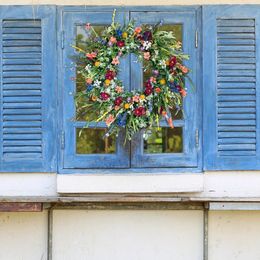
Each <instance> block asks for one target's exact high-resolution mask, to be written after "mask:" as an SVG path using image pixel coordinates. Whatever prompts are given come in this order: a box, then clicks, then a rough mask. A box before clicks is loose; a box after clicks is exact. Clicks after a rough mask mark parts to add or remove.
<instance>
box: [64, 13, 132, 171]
mask: <svg viewBox="0 0 260 260" xmlns="http://www.w3.org/2000/svg"><path fill="white" fill-rule="evenodd" d="M111 17H112V11H110V12H98V11H94V12H90V11H84V10H83V11H82V12H64V13H62V28H64V29H62V30H64V49H63V50H64V52H63V54H62V62H61V63H60V69H61V70H60V71H61V74H60V75H62V82H63V86H62V90H63V93H62V97H63V101H62V114H63V121H62V125H61V126H62V129H63V130H64V137H65V145H64V149H62V151H63V154H62V158H61V163H62V167H63V168H68V169H70V168H72V169H82V168H83V169H89V168H128V167H129V163H130V159H129V144H128V143H127V144H126V145H123V142H124V136H123V134H122V133H121V134H120V135H119V137H118V138H117V145H116V153H115V154H89V155H87V154H86V155H83V154H77V153H76V128H81V127H84V126H85V125H86V123H85V122H77V121H75V119H74V118H75V106H74V93H75V82H74V81H72V80H71V78H72V77H75V71H73V70H71V69H70V68H71V62H72V60H71V58H70V57H71V56H73V55H75V52H74V50H73V48H72V47H71V44H73V42H74V39H75V36H76V34H75V32H76V31H75V29H76V28H75V25H80V24H85V23H86V22H89V23H91V24H92V25H106V24H107V25H109V24H110V23H111ZM116 19H117V20H118V21H119V22H120V23H123V22H124V20H125V19H126V20H128V19H129V18H128V13H125V12H118V13H117V16H116ZM128 64H129V62H127V60H124V61H123V62H122V66H123V69H125V72H126V73H125V74H124V75H120V76H121V78H122V80H123V81H124V82H126V83H128V85H129V65H128ZM127 71H128V72H127ZM89 127H92V128H95V127H97V128H102V127H103V128H104V127H105V124H104V123H102V122H101V123H99V124H90V125H89Z"/></svg>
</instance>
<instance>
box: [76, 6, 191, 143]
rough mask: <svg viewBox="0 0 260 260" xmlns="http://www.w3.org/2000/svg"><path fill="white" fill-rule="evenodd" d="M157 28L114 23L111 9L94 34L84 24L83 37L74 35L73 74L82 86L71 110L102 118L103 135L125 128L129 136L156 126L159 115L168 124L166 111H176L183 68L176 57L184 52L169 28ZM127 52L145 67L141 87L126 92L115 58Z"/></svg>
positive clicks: (183, 91) (182, 86) (185, 70)
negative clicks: (145, 76) (109, 17)
mask: <svg viewBox="0 0 260 260" xmlns="http://www.w3.org/2000/svg"><path fill="white" fill-rule="evenodd" d="M159 28H160V24H157V25H155V26H151V25H142V26H140V27H136V26H135V23H134V21H130V22H129V23H128V24H126V25H123V26H121V25H120V24H119V23H115V11H114V13H113V16H112V23H111V25H110V26H109V27H106V28H105V29H104V30H103V31H102V32H101V33H99V34H98V33H97V32H96V31H95V30H94V28H93V27H92V26H91V25H90V24H89V23H88V24H86V25H85V30H86V32H87V33H88V38H87V39H86V40H84V41H83V40H79V39H77V40H76V46H72V47H73V48H74V49H75V50H76V51H77V55H76V64H77V73H78V74H79V75H80V77H81V78H82V79H83V80H84V82H85V83H84V84H85V86H86V87H85V88H84V89H83V90H82V91H80V92H78V93H77V94H76V96H75V102H76V107H77V113H82V110H83V111H84V113H85V114H86V113H88V112H89V111H91V113H92V114H93V118H91V121H92V122H93V121H94V122H96V123H98V122H100V121H105V123H106V125H107V132H106V136H109V135H111V134H113V133H116V134H118V133H119V131H120V130H122V129H125V130H126V138H127V139H128V140H131V138H132V137H133V135H134V134H135V133H137V132H139V131H140V130H143V129H145V130H148V129H150V128H151V127H152V126H154V125H156V124H157V125H158V126H159V121H160V120H161V119H162V118H164V119H165V120H166V121H167V123H168V125H169V126H170V127H172V128H173V127H174V126H173V120H172V116H171V114H172V111H173V110H174V111H177V112H178V111H180V110H182V104H183V97H185V96H186V88H185V81H184V79H185V77H187V74H188V72H189V69H188V68H187V67H185V66H184V65H182V62H183V60H184V59H188V58H189V57H188V55H185V54H183V53H182V50H181V48H182V46H181V43H180V42H178V41H177V40H176V39H175V36H174V34H173V32H166V31H160V30H159ZM130 53H133V54H135V55H136V56H137V58H138V60H139V61H140V62H141V63H142V64H145V66H144V70H147V71H149V72H151V75H150V77H149V79H148V80H147V81H146V82H145V83H144V88H143V90H132V91H126V90H125V89H126V88H125V87H124V86H123V83H122V81H121V80H120V79H119V78H118V77H117V76H118V73H119V64H120V58H121V57H123V56H125V55H127V54H130ZM80 103H81V106H79V104H80ZM82 104H83V105H82ZM93 112H94V113H93ZM88 121H90V120H88ZM146 132H147V131H146Z"/></svg>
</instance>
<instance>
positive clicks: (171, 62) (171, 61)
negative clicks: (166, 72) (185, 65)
mask: <svg viewBox="0 0 260 260" xmlns="http://www.w3.org/2000/svg"><path fill="white" fill-rule="evenodd" d="M176 63H177V58H176V57H175V56H173V57H171V58H170V60H169V67H170V68H171V69H172V68H173V67H174V66H175V65H176Z"/></svg>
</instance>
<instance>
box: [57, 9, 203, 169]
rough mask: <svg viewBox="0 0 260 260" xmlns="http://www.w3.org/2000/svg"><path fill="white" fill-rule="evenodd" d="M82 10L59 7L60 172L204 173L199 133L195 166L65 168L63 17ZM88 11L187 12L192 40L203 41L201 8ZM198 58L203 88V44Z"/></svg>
mask: <svg viewBox="0 0 260 260" xmlns="http://www.w3.org/2000/svg"><path fill="white" fill-rule="evenodd" d="M82 8H83V7H80V6H77V7H75V6H64V7H58V21H59V22H58V40H59V46H58V47H59V73H58V82H59V84H61V86H59V99H60V102H59V104H60V105H59V115H60V116H59V119H60V120H59V130H60V136H59V138H60V147H59V148H60V149H59V151H60V153H59V170H58V172H59V173H97V172H98V173H135V172H143V173H148V171H149V173H151V172H154V173H157V172H170V173H180V172H201V168H202V165H201V161H202V160H201V157H202V154H201V153H202V152H201V143H202V142H201V131H198V132H197V133H196V134H195V133H194V134H195V135H196V142H198V144H197V147H196V149H197V162H198V163H197V166H195V167H189V166H188V167H179V166H177V167H173V166H170V167H169V165H166V166H159V167H155V166H151V168H149V169H147V168H138V167H133V166H132V168H131V165H130V166H129V168H126V169H123V168H120V169H117V168H116V167H113V168H109V169H108V167H105V169H99V168H98V167H90V168H72V167H71V168H65V167H64V164H63V163H64V161H63V158H64V151H65V150H64V142H65V147H66V145H70V142H69V141H68V140H66V139H64V138H65V135H64V134H65V132H66V128H64V126H63V122H62V120H63V107H62V102H63V100H62V99H63V98H64V93H63V91H64V88H65V86H64V84H63V82H62V78H63V73H61V71H62V66H63V65H62V59H63V58H64V57H63V55H64V50H63V48H64V28H63V23H64V14H65V13H66V12H71V13H79V12H82ZM84 8H85V10H86V12H109V13H110V14H111V13H112V11H113V10H114V9H116V10H117V12H126V13H128V14H130V13H131V12H161V13H164V12H178V13H183V14H184V15H185V13H187V12H194V13H195V16H196V25H195V26H196V35H192V37H194V42H195V41H196V42H197V41H198V42H200V38H201V35H200V34H201V6H170V7H169V6H163V7H158V6H154V7H151V6H150V7H148V6H140V7H132V6H126V7H114V6H112V7H104V6H88V7H84ZM194 48H196V46H194ZM197 53H198V55H197V57H196V67H197V70H196V76H197V77H196V82H194V85H195V86H201V82H200V81H201V77H200V75H201V66H200V64H201V45H199V46H198V47H197ZM196 91H197V93H196V95H197V98H198V101H197V107H196V109H197V113H198V119H197V127H198V129H202V127H201V125H202V117H201V111H202V105H199V104H201V92H202V89H201V88H200V87H198V88H197V89H196ZM93 156H97V158H98V155H95V154H94V155H93ZM130 157H131V153H129V158H130Z"/></svg>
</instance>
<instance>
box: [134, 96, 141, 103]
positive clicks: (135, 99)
mask: <svg viewBox="0 0 260 260" xmlns="http://www.w3.org/2000/svg"><path fill="white" fill-rule="evenodd" d="M139 99H140V98H139V96H137V95H135V96H133V101H134V102H136V103H138V102H139Z"/></svg>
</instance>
